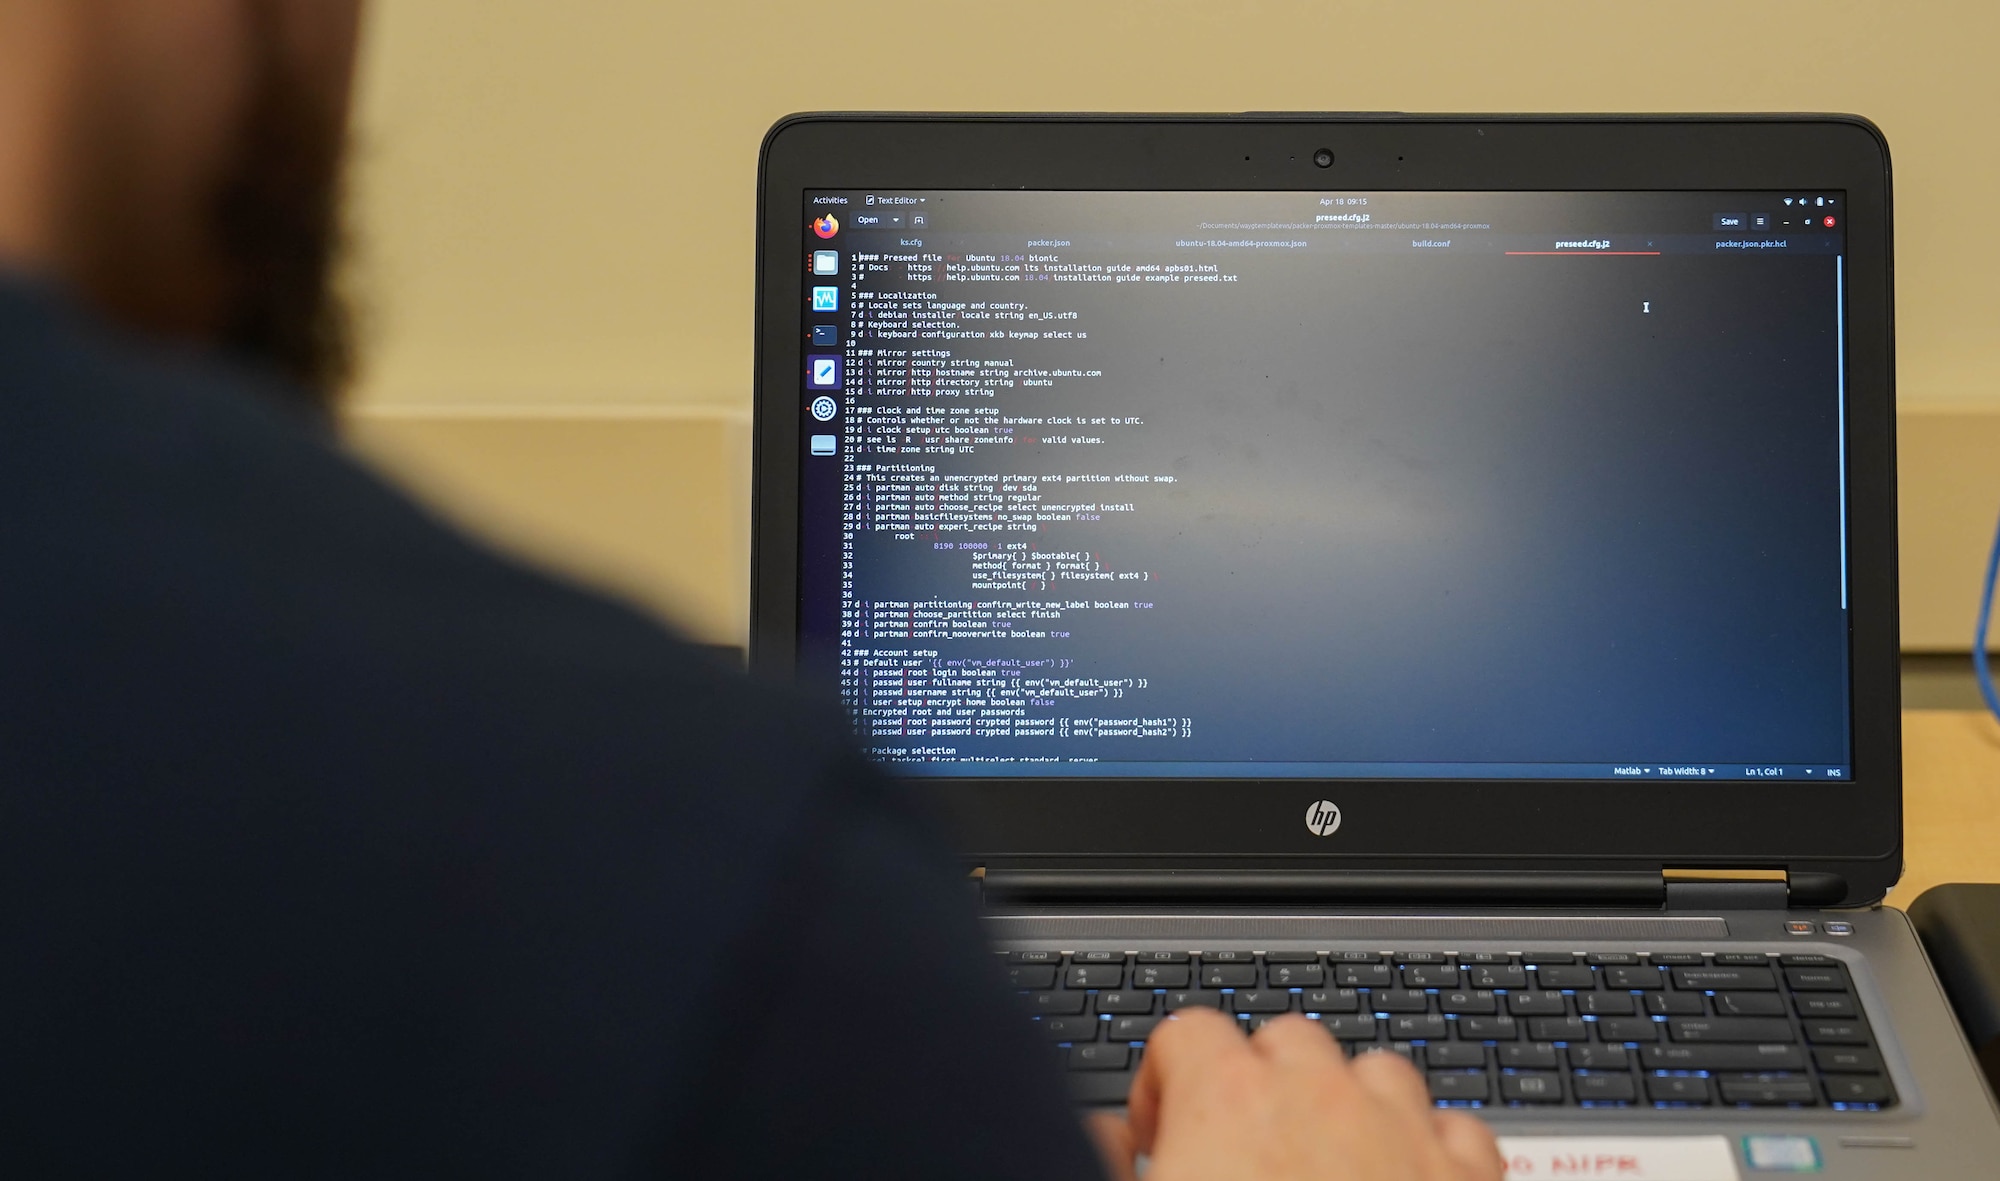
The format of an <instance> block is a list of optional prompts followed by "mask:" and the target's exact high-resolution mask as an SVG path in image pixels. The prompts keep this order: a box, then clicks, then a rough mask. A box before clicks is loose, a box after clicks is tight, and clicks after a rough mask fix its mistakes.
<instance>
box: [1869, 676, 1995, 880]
mask: <svg viewBox="0 0 2000 1181" xmlns="http://www.w3.org/2000/svg"><path fill="white" fill-rule="evenodd" d="M1903 858H1904V867H1903V880H1902V881H1901V882H1899V883H1897V885H1896V888H1895V889H1894V890H1892V891H1890V893H1889V905H1891V906H1896V907H1908V906H1909V905H1910V903H1911V902H1914V901H1915V900H1916V897H1917V895H1919V894H1921V893H1923V892H1924V891H1925V890H1928V889H1930V888H1931V887H1932V886H1935V885H1937V884H1938V883H1940V882H2000V722H1996V721H1994V719H1993V717H1992V715H1990V714H1986V713H1969V712H1961V711H1958V710H1908V711H1906V712H1905V713H1904V714H1903Z"/></svg>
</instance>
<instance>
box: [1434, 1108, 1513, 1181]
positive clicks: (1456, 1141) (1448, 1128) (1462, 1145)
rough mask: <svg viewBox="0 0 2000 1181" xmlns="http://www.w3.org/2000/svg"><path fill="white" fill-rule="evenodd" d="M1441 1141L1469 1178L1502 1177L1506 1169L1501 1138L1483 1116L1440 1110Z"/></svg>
mask: <svg viewBox="0 0 2000 1181" xmlns="http://www.w3.org/2000/svg"><path fill="white" fill-rule="evenodd" d="M1437 1130H1438V1142H1439V1143H1441V1144H1442V1145H1444V1152H1445V1155H1446V1156H1448V1157H1450V1158H1451V1159H1452V1162H1453V1163H1454V1164H1456V1165H1458V1167H1459V1170H1460V1173H1461V1174H1462V1175H1463V1176H1464V1177H1465V1179H1466V1181H1500V1177H1501V1175H1502V1174H1503V1173H1505V1172H1506V1171H1507V1169H1506V1164H1505V1163H1504V1161H1503V1159H1502V1157H1501V1155H1500V1141H1499V1139H1498V1138H1497V1137H1495V1136H1494V1135H1493V1129H1492V1128H1489V1127H1487V1126H1486V1122H1485V1121H1484V1120H1481V1119H1479V1118H1478V1117H1477V1116H1471V1115H1467V1114H1465V1113H1464V1112H1462V1111H1440V1112H1438V1113H1437Z"/></svg>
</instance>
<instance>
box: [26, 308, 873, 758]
mask: <svg viewBox="0 0 2000 1181" xmlns="http://www.w3.org/2000/svg"><path fill="white" fill-rule="evenodd" d="M43 321H44V323H43V324H42V326H41V328H40V330H39V331H38V332H37V333H36V335H35V336H34V338H33V339H32V340H30V341H28V342H26V343H27V345H28V347H25V348H20V347H10V348H9V349H7V350H5V352H4V353H3V354H0V356H4V357H5V359H4V360H0V370H4V371H5V376H6V383H7V385H8V386H9V387H10V388H9V396H8V397H7V398H6V399H0V416H4V417H5V418H6V419H9V420H11V421H10V422H9V424H8V425H9V429H7V430H0V455H4V459H5V462H4V464H0V469H4V471H5V473H6V474H0V487H5V488H6V491H7V495H8V496H9V499H10V500H11V501H12V502H13V503H14V505H15V506H16V508H17V509H19V510H24V511H17V512H15V513H13V514H10V516H9V518H8V522H7V523H5V524H0V532H4V533H6V534H11V535H12V536H11V537H10V538H9V543H10V544H9V546H8V552H9V554H10V555H11V556H9V557H7V558H4V559H0V561H4V562H6V563H7V564H9V565H13V566H15V574H16V575H17V576H18V577H16V578H10V579H9V581H10V583H11V584H13V585H14V586H16V587H17V589H21V590H23V591H24V592H25V601H22V600H17V606H19V607H23V608H25V610H17V611H15V612H14V613H13V619H14V621H15V626H16V627H24V628H25V629H26V630H27V631H29V632H30V633H31V635H30V636H29V637H28V639H29V640H31V641H32V642H33V643H35V644H36V645H37V646H38V647H39V648H40V649H41V654H42V656H43V658H44V659H45V660H48V661H51V662H57V663H56V664H55V667H51V668H48V669H45V670H44V671H45V672H49V673H54V674H57V675H61V674H63V673H68V674H75V675H82V674H83V673H85V672H86V671H87V670H92V669H93V668H94V670H95V671H96V672H98V673H99V674H104V673H107V672H112V671H115V670H119V669H122V670H124V671H126V672H128V673H131V672H136V671H137V670H138V669H139V668H142V667H143V668H146V669H147V670H148V671H149V672H151V673H153V674H156V675H157V674H163V673H165V672H166V670H169V669H172V668H175V667H179V668H182V669H185V670H187V671H186V672H185V673H184V674H182V675H183V676H184V677H185V678H186V679H184V680H183V682H182V683H183V684H184V685H187V687H188V688H190V689H199V690H202V691H203V692H202V693H200V694H197V695H196V696H195V698H194V700H182V701H172V702H163V703H161V704H162V708H163V709H166V710H167V712H177V711H178V712H186V711H188V710H191V709H193V708H194V707H195V706H196V705H198V704H200V703H202V702H208V703H210V704H212V705H213V706H214V707H215V708H216V709H217V710H218V711H221V710H226V709H234V710H237V711H247V715H248V716H251V717H263V718H264V719H266V720H267V721H269V722H271V723H272V724H285V723H290V724H297V723H299V722H300V721H302V720H303V719H304V718H305V717H307V716H312V717H315V718H317V719H318V720H319V722H320V723H321V724H322V725H323V726H325V727H340V726H347V727H351V728H353V729H354V731H355V733H356V734H357V735H359V736H360V737H361V740H360V741H359V742H358V743H357V744H356V745H355V746H354V747H353V748H352V749H353V752H354V753H356V754H357V755H359V754H362V753H367V752H370V751H373V752H375V753H376V754H378V756H379V757H381V758H383V759H395V758H403V757H408V756H413V755H415V756H421V757H430V758H444V759H449V760H452V761H455V762H459V763H462V764H465V769H466V770H468V771H470V770H473V769H474V768H477V770H478V771H479V772H481V773H483V774H488V775H490V774H492V773H493V772H494V771H495V770H496V768H497V767H499V766H501V765H504V764H507V763H508V762H509V761H510V760H511V761H512V762H513V763H515V764H519V763H521V762H522V761H523V760H525V761H527V762H528V763H531V764H537V763H539V764H546V765H554V764H556V763H559V762H560V761H561V755H560V754H559V750H558V748H562V747H568V748H570V749H572V750H574V751H575V752H576V753H577V754H578V755H579V756H582V757H585V758H587V759H589V760H590V761H591V762H594V763H596V764H598V765H599V766H600V767H601V768H602V769H603V771H604V772H605V773H607V774H609V773H611V772H612V771H614V770H617V771H618V773H619V774H637V773H639V772H638V768H640V767H641V766H645V767H648V768H649V769H650V770H651V771H653V772H655V773H657V772H660V771H661V770H662V769H663V767H665V766H671V767H672V768H675V769H677V773H676V775H675V778H676V779H681V780H684V779H685V778H686V777H689V776H694V775H698V774H701V773H703V771H704V770H706V771H707V772H709V773H712V774H714V775H716V776H718V777H721V776H725V775H726V776H727V777H728V778H729V779H730V780H732V781H733V782H735V783H736V784H738V785H739V788H740V789H750V788H753V787H754V786H756V785H758V784H762V785H765V786H766V787H768V788H769V789H770V790H773V791H777V792H779V793H780V794H783V791H784V790H785V788H786V786H787V785H789V786H791V787H796V786H797V785H798V784H799V783H800V781H801V780H802V779H809V778H811V777H812V776H811V775H810V774H806V775H801V774H800V772H801V771H802V770H805V768H806V767H808V766H811V767H817V768H821V769H823V768H825V767H827V766H829V765H831V764H833V763H837V762H839V761H841V760H842V759H843V758H844V757H845V740H844V736H843V730H842V727H841V726H840V725H839V723H838V720H837V718H836V717H835V716H834V714H833V712H832V711H831V710H829V709H826V708H823V707H820V706H815V705H807V704H804V703H802V702H800V701H797V700H794V699H792V697H791V695H790V694H789V693H787V692H785V691H782V690H777V689H772V688H767V687H758V686H753V685H751V684H750V683H749V682H747V681H745V680H744V679H743V678H741V677H740V676H736V675H733V674H731V673H729V672H727V671H726V670H724V669H723V668H722V667H721V666H720V664H719V662H718V661H717V660H715V659H714V658H713V657H712V656H711V655H710V654H708V653H707V652H705V651H703V650H701V649H699V648H697V647H695V646H693V645H690V644H687V643H685V642H684V641H682V640H680V639H679V638H677V637H676V636H674V635H672V634H671V633H670V631H669V630H668V628H666V627H665V626H664V625H662V624H661V623H659V622H658V621H656V620H653V619H651V618H648V617H647V616H645V615H643V614H642V613H640V612H638V611H635V610H633V609H631V608H630V607H628V606H626V605H624V604H621V603H619V602H616V601H614V600H612V599H610V598H608V597H605V596H602V595H599V594H596V593H593V592H591V591H589V590H587V589H584V588H580V587H577V586H573V585H569V584H567V583H565V582H563V581H562V580H560V579H557V578H554V577H551V576H549V575H546V574H544V573H542V572H539V571H536V570H534V569H531V568H529V567H526V566H524V565H522V564H520V563H517V562H514V561H511V560H509V559H507V558H504V557H502V556H500V555H497V554H495V553H493V552H492V551H490V550H488V549H486V548H485V547H483V546H481V545H479V544H477V543H475V542H473V541H471V540H469V539H467V538H466V537H464V536H462V535H461V534H459V533H458V532H457V531H456V530H454V529H453V528H451V527H450V526H448V525H446V524H444V523H442V522H441V521H439V520H438V519H436V518H435V517H433V516H432V515H431V514H429V513H428V512H426V511H425V510H424V509H422V508H421V507H419V506H417V505H416V504H414V503H413V502H411V501H410V500H409V499H408V498H407V497H406V496H404V495H402V494H401V493H400V492H398V491H397V490H395V489H393V488H391V487H389V486H388V485H387V484H385V483H384V482H383V481H381V480H380V479H378V478H377V477H376V476H375V475H374V474H373V473H371V472H370V471H368V470H367V469H365V468H364V467H362V466H361V465H360V464H358V463H356V462H355V461H354V460H353V459H352V458H351V457H349V456H348V455H346V454H344V453H343V452H342V451H341V450H340V448H339V446H338V444H337V442H336V441H335V440H334V439H333V438H332V436H331V435H330V433H329V432H328V431H326V430H325V429H323V428H322V427H321V426H319V425H318V424H315V423H313V422H311V421H310V420H308V419H306V418H305V417H303V416H302V415H300V414H298V413H297V412H295V411H293V410H291V409H290V408H288V407H287V406H286V405H284V402H285V401H286V399H285V398H284V397H283V393H282V391H277V390H274V389H273V388H272V387H270V386H269V385H267V384H266V383H265V380H264V379H262V378H260V377H259V376H258V375H256V374H254V373H250V372H246V371H242V370H238V369H235V368H232V367H230V366H227V365H223V364H219V363H214V362H210V361H203V360H199V359H193V358H187V357H179V356H172V355H167V354H163V353H160V352H157V351H154V350H152V349H149V348H147V347H145V346H143V345H139V344H136V343H134V342H132V341H130V340H127V339H125V338H123V337H121V336H119V335H117V334H115V333H111V332H108V331H105V330H103V329H101V328H97V327H95V326H93V325H91V324H90V323H89V322H88V321H87V320H86V319H84V318H83V317H80V316H64V315H45V316H44V317H43ZM8 331H9V330H8V328H7V327H6V326H5V325H0V337H5V336H6V335H7V334H8ZM13 331H14V332H15V333H16V334H17V337H18V334H19V333H20V332H21V326H20V325H19V324H18V323H17V324H15V325H14V328H13ZM9 343H10V344H11V345H20V344H22V343H23V342H22V341H21V340H19V339H18V338H17V339H16V340H14V341H11V342H9ZM107 619H115V620H119V621H122V622H121V623H119V624H117V625H114V626H112V627H111V628H110V629H109V633H115V637H114V635H113V634H108V633H107V630H106V628H105V626H104V623H105V621H106V620H107ZM4 626H6V625H4V624H0V627H4ZM118 683H119V681H118V678H115V677H114V678H111V679H109V680H100V685H101V686H104V687H103V688H101V689H96V690H93V691H92V693H91V694H88V695H87V696H95V695H97V694H99V693H101V692H110V691H111V689H110V686H114V685H116V684H118ZM127 683H129V682H127ZM412 724H415V725H418V726H419V727H420V728H421V729H423V731H424V733H422V734H405V733H402V731H403V729H404V728H405V727H406V726H409V725H412ZM388 734H397V735H399V741H397V742H389V741H385V740H384V736H385V735H388ZM312 737H313V736H312V735H311V734H305V735H301V736H300V739H299V740H300V742H301V743H302V744H303V743H306V742H308V741H310V740H311V738H312ZM321 737H323V738H325V739H326V740H328V741H331V740H332V735H330V734H326V735H322V736H321Z"/></svg>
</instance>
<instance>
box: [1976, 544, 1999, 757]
mask: <svg viewBox="0 0 2000 1181" xmlns="http://www.w3.org/2000/svg"><path fill="white" fill-rule="evenodd" d="M1996 575H2000V530H1996V531H1995V532H1994V534H1993V553H1992V554H1991V555H1990V556H1988V557H1987V559H1986V585H1985V588H1984V589H1982V590H1981V591H1980V592H1979V625H1978V627H1977V628H1976V629H1975V630H1974V632H1973V636H1972V671H1973V674H1974V675H1975V676H1977V677H1978V678H1979V695H1980V696H1981V697H1984V698H1985V699H1986V708H1987V709H1990V710H1992V711H1993V716H1994V717H1995V718H2000V693H1996V692H1994V690H1993V670H1992V668H1990V667H1989V666H1988V660H1987V656H1986V629H1987V626H1988V625H1989V624H1991V623H1992V622H1993V583H1994V580H1995V576H1996Z"/></svg>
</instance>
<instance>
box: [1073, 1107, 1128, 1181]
mask: <svg viewBox="0 0 2000 1181" xmlns="http://www.w3.org/2000/svg"><path fill="white" fill-rule="evenodd" d="M1083 1126H1084V1130H1085V1131H1087V1132H1089V1133H1090V1140H1091V1143H1093V1144H1095V1145H1097V1155H1098V1156H1100V1157H1102V1158H1103V1160H1104V1174H1105V1176H1107V1177H1109V1178H1111V1181H1137V1179H1138V1173H1137V1171H1136V1170H1137V1168H1138V1164H1137V1157H1138V1155H1139V1154H1138V1151H1137V1150H1136V1149H1135V1148H1133V1146H1132V1125H1131V1124H1128V1123H1126V1122H1125V1121H1124V1120H1122V1119H1120V1118H1118V1117H1117V1116H1115V1115H1109V1114H1106V1113H1099V1114H1097V1115H1093V1116H1091V1117H1090V1118H1089V1119H1087V1120H1085V1121H1084V1124H1083Z"/></svg>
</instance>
